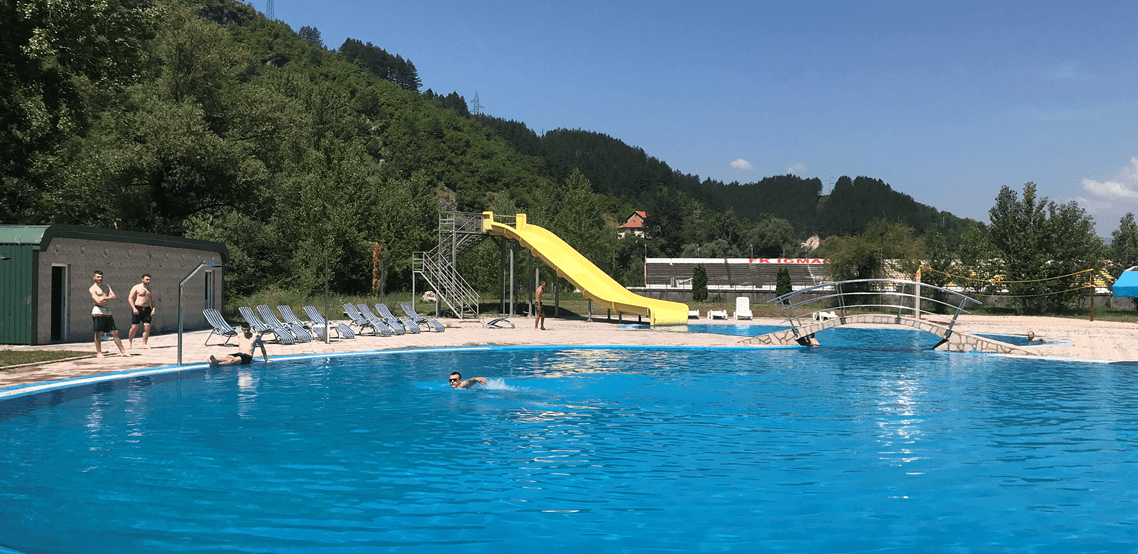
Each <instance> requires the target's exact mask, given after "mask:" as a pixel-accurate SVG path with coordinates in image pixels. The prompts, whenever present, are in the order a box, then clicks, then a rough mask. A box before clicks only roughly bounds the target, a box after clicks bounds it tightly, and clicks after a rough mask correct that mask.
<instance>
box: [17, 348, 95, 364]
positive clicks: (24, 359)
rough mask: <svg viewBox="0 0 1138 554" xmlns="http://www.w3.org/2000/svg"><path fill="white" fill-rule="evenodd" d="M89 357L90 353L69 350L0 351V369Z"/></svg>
mask: <svg viewBox="0 0 1138 554" xmlns="http://www.w3.org/2000/svg"><path fill="white" fill-rule="evenodd" d="M90 355H91V352H74V351H70V350H0V368H4V367H8V366H13V365H23V364H35V363H40V362H54V361H56V360H64V359H67V358H78V357H80V356H90Z"/></svg>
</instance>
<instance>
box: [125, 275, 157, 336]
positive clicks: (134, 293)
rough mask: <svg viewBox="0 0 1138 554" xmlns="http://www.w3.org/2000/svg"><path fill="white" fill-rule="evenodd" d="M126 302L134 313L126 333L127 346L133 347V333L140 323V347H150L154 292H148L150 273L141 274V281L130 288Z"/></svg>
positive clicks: (136, 330)
mask: <svg viewBox="0 0 1138 554" xmlns="http://www.w3.org/2000/svg"><path fill="white" fill-rule="evenodd" d="M126 303H127V304H130V309H131V311H132V312H134V315H132V316H131V318H130V332H129V333H127V335H126V344H127V348H134V334H135V333H137V332H138V324H139V323H141V324H142V347H143V348H150V344H149V341H150V319H151V318H152V317H153V316H154V293H152V292H150V274H149V273H143V274H142V282H141V283H139V284H137V285H135V286H134V287H132V288H131V289H130V294H128V295H127V296H126Z"/></svg>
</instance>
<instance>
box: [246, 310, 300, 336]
mask: <svg viewBox="0 0 1138 554" xmlns="http://www.w3.org/2000/svg"><path fill="white" fill-rule="evenodd" d="M237 311H239V312H241V317H243V318H245V323H248V324H249V327H250V328H251V329H253V331H254V332H256V333H261V334H262V335H263V334H266V333H272V334H273V335H274V336H276V337H277V342H278V343H280V344H296V336H295V335H293V334H292V332H291V331H289V330H288V329H285V328H284V327H281V328H278V329H274V328H272V327H269V326H268V325H266V324H265V322H263V321H261V319H260V318H259V317H257V313H256V312H254V311H253V308H250V307H248V306H241V307H240V308H237Z"/></svg>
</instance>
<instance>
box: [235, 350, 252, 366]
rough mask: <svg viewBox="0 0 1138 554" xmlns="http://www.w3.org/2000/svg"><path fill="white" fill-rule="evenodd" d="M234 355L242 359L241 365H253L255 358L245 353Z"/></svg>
mask: <svg viewBox="0 0 1138 554" xmlns="http://www.w3.org/2000/svg"><path fill="white" fill-rule="evenodd" d="M233 355H234V356H237V357H238V358H241V364H240V365H249V364H251V363H253V357H252V356H250V355H248V354H246V353H244V352H234V353H233Z"/></svg>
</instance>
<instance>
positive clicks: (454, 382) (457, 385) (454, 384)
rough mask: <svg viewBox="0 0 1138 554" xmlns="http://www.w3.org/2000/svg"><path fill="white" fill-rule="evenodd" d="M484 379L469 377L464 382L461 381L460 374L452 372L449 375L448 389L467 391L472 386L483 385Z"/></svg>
mask: <svg viewBox="0 0 1138 554" xmlns="http://www.w3.org/2000/svg"><path fill="white" fill-rule="evenodd" d="M485 384H486V378H485V377H471V378H470V379H467V380H465V381H463V380H462V374H461V373H459V372H457V371H456V372H454V373H451V374H450V388H452V389H469V388H470V387H473V386H474V385H485Z"/></svg>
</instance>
